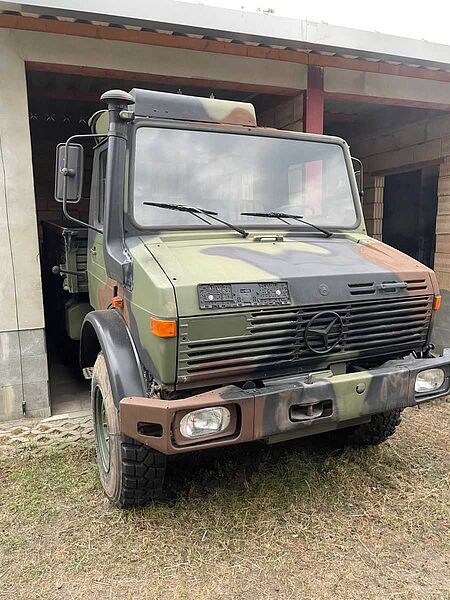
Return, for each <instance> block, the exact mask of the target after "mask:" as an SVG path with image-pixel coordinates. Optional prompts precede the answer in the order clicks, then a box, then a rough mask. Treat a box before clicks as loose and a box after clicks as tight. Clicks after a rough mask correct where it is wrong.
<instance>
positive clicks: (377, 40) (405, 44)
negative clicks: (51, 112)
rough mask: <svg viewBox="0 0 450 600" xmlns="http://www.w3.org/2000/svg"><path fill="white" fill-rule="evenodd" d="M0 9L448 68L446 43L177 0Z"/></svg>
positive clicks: (104, 0) (0, 0)
mask: <svg viewBox="0 0 450 600" xmlns="http://www.w3.org/2000/svg"><path fill="white" fill-rule="evenodd" d="M0 11H15V12H17V13H20V14H24V15H26V14H28V15H30V16H36V17H41V16H52V17H56V18H64V19H69V20H70V19H74V20H82V21H85V22H91V23H94V24H98V23H99V22H100V23H104V24H106V25H109V24H110V25H116V26H117V25H118V26H129V27H132V28H146V29H153V30H156V31H165V32H171V33H173V32H176V33H182V34H187V35H194V36H201V37H203V36H208V37H214V38H218V39H221V40H223V41H239V42H242V43H247V44H252V45H253V44H255V45H267V46H271V47H277V48H293V49H298V50H307V51H308V50H314V51H319V52H320V51H323V52H332V53H339V54H341V55H345V54H348V55H352V56H355V58H356V57H359V58H366V59H375V60H377V59H378V60H383V61H387V62H390V61H392V62H400V63H401V64H406V65H409V66H426V67H431V68H433V67H434V68H439V69H443V70H448V69H449V68H450V46H448V45H445V44H438V43H434V42H428V41H425V40H415V39H411V38H405V37H398V36H392V35H387V34H382V33H378V32H375V31H362V30H357V29H350V28H348V27H340V26H335V25H329V24H327V23H316V22H313V21H308V20H299V19H293V18H289V17H280V16H274V15H265V14H261V13H250V12H244V11H239V10H233V9H228V8H226V9H224V8H217V7H214V6H207V5H201V4H189V3H186V2H179V1H178V0H165V1H164V2H159V1H149V0H135V1H134V2H132V3H126V4H124V3H123V2H120V1H119V0H66V2H65V7H62V6H61V2H57V1H55V0H46V1H45V2H42V0H41V1H38V0H36V1H35V0H28V2H27V3H18V2H9V1H5V0H0Z"/></svg>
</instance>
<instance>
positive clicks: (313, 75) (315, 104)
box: [303, 66, 325, 133]
mask: <svg viewBox="0 0 450 600" xmlns="http://www.w3.org/2000/svg"><path fill="white" fill-rule="evenodd" d="M324 98H325V96H324V92H323V68H322V67H316V66H310V67H308V87H307V89H306V91H305V92H304V95H303V99H304V108H303V127H304V131H305V132H306V133H323V113H324Z"/></svg>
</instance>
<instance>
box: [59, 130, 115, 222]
mask: <svg viewBox="0 0 450 600" xmlns="http://www.w3.org/2000/svg"><path fill="white" fill-rule="evenodd" d="M100 137H102V138H106V137H108V134H105V135H99V134H98V133H81V134H78V135H72V136H70V138H68V139H67V141H66V143H65V145H64V164H65V165H67V159H68V156H69V144H70V143H71V142H72V140H74V139H77V138H100ZM61 173H62V174H63V175H64V183H63V199H62V210H63V215H64V216H65V217H66V219H68V220H69V221H72V222H73V223H76V224H77V225H82V226H83V227H87V228H88V229H92V230H93V231H96V232H97V233H102V230H101V229H99V228H98V227H95V226H94V225H91V224H90V223H85V222H84V221H81V220H80V219H77V218H76V217H73V216H72V215H71V214H69V211H68V210H67V177H74V176H75V171H74V170H73V169H68V168H67V167H65V168H63V169H61Z"/></svg>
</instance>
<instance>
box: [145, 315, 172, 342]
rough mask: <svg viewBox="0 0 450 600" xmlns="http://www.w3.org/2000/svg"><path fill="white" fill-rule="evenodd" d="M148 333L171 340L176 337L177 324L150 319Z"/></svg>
mask: <svg viewBox="0 0 450 600" xmlns="http://www.w3.org/2000/svg"><path fill="white" fill-rule="evenodd" d="M150 331H151V332H152V333H153V334H154V335H157V336H158V337H162V338H172V337H176V335H177V322H176V321H165V320H164V319H154V318H153V317H151V318H150Z"/></svg>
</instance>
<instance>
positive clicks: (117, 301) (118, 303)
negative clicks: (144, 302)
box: [111, 296, 123, 310]
mask: <svg viewBox="0 0 450 600" xmlns="http://www.w3.org/2000/svg"><path fill="white" fill-rule="evenodd" d="M111 306H112V307H113V308H118V309H119V310H123V298H120V297H119V296H114V298H113V299H112V300H111Z"/></svg>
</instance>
